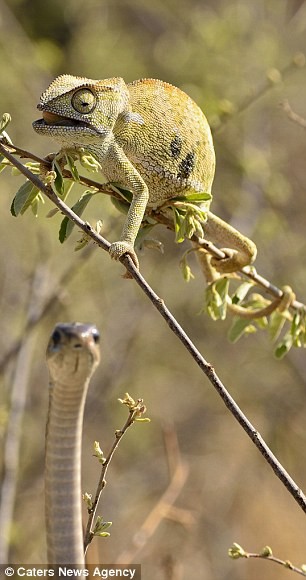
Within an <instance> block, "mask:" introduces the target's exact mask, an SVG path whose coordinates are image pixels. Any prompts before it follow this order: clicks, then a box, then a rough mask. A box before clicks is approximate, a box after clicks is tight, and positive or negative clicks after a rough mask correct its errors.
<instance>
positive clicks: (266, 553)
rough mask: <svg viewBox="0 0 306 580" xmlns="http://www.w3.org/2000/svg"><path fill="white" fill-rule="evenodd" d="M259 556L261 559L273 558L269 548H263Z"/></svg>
mask: <svg viewBox="0 0 306 580" xmlns="http://www.w3.org/2000/svg"><path fill="white" fill-rule="evenodd" d="M259 555H260V556H262V558H270V556H273V553H272V549H271V548H270V546H265V547H264V548H263V549H262V551H261V552H260V554H259Z"/></svg>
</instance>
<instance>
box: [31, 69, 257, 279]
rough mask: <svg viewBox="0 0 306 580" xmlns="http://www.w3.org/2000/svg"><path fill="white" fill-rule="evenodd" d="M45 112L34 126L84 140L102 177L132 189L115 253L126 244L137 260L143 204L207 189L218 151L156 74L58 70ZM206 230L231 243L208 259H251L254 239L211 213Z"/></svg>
mask: <svg viewBox="0 0 306 580" xmlns="http://www.w3.org/2000/svg"><path fill="white" fill-rule="evenodd" d="M38 109H40V110H41V111H42V112H43V119H40V120H38V121H35V122H34V123H33V127H34V129H35V131H37V132H38V133H40V134H43V135H48V136H50V137H53V138H54V139H55V140H56V141H58V142H59V143H60V145H61V148H62V149H71V148H74V149H78V148H80V147H83V148H85V149H86V150H87V151H89V152H90V153H92V154H93V155H94V156H95V157H96V158H97V159H98V161H99V163H100V164H101V167H102V172H103V174H104V175H105V177H106V178H107V179H108V180H109V181H111V182H115V183H117V184H118V185H121V186H122V187H124V188H126V189H128V190H129V191H131V192H132V194H133V201H132V203H131V206H130V209H129V212H128V215H127V218H126V222H125V225H124V228H123V232H122V236H121V239H120V240H119V241H118V242H114V243H113V244H111V248H110V253H111V255H112V257H114V258H116V259H118V258H119V257H120V256H122V254H124V253H126V252H128V253H129V254H130V255H131V256H132V258H133V259H134V262H135V264H136V265H138V260H137V257H136V254H135V251H134V242H135V238H136V236H137V233H138V231H139V228H140V225H141V221H142V219H143V216H144V213H145V209H146V207H147V205H149V206H156V207H158V206H159V205H161V204H162V203H163V202H164V201H165V200H167V199H169V198H172V197H177V196H180V195H186V193H192V192H198V193H202V192H206V193H210V192H211V187H212V182H213V178H214V172H215V152H214V146H213V142H212V137H211V132H210V128H209V125H208V122H207V120H206V117H205V115H204V113H203V112H202V111H201V109H200V108H199V107H198V106H197V105H196V104H195V103H194V101H192V99H191V98H190V97H188V95H186V94H185V93H184V92H182V91H181V90H180V89H178V88H176V87H174V86H172V85H170V84H168V83H165V82H162V81H159V80H154V79H141V80H138V81H134V82H132V83H130V84H125V82H124V81H123V79H121V78H111V79H106V80H92V79H86V78H81V77H73V76H70V75H61V76H60V77H58V78H56V79H55V80H54V81H53V82H52V83H51V85H50V86H49V87H48V89H47V90H46V91H45V92H44V93H43V95H42V96H41V99H40V103H39V105H38ZM207 223H208V225H209V229H210V237H211V238H212V239H213V238H214V234H216V236H215V237H216V238H217V239H218V241H221V243H223V242H224V243H226V244H228V245H229V246H231V247H232V248H235V250H234V251H233V250H232V251H231V255H230V257H228V258H226V259H224V260H219V261H216V264H215V263H213V266H215V267H217V269H218V270H219V271H221V272H232V271H235V270H237V269H240V268H241V267H242V266H244V265H246V264H248V263H251V262H252V261H253V259H254V258H255V255H256V247H255V245H254V244H253V242H251V241H250V240H248V239H247V238H245V237H244V236H242V235H241V234H240V233H239V232H237V231H236V230H233V228H229V226H228V225H227V224H226V223H225V222H223V221H222V220H220V219H219V218H216V217H215V216H214V215H213V214H212V213H210V212H209V214H208V222H207Z"/></svg>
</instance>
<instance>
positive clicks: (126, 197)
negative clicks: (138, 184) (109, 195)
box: [110, 183, 133, 204]
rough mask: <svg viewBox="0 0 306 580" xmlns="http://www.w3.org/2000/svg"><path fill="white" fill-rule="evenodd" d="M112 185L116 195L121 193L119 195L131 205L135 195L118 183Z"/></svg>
mask: <svg viewBox="0 0 306 580" xmlns="http://www.w3.org/2000/svg"><path fill="white" fill-rule="evenodd" d="M110 185H111V188H112V189H113V190H114V191H115V192H116V193H119V195H121V197H123V199H124V200H125V201H127V202H128V204H130V203H131V201H132V199H133V194H132V192H131V191H129V190H128V189H124V188H123V187H122V186H121V185H119V184H117V183H110Z"/></svg>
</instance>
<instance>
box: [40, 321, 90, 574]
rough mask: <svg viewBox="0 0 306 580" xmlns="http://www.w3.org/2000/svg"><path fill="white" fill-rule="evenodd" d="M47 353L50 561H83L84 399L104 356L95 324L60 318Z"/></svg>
mask: <svg viewBox="0 0 306 580" xmlns="http://www.w3.org/2000/svg"><path fill="white" fill-rule="evenodd" d="M46 359H47V366H48V369H49V376H50V383H49V384H50V389H49V407H48V415H47V427H46V459H45V513H46V538H47V557H48V564H49V565H64V564H65V565H77V566H84V564H85V559H84V546H83V530H82V505H81V503H82V501H81V445H82V429H83V415H84V405H85V399H86V395H87V391H88V386H89V382H90V378H91V376H92V374H93V373H94V371H95V369H96V367H97V365H98V363H99V360H100V351H99V332H98V330H97V328H96V326H94V325H93V324H83V323H79V322H75V323H60V324H57V325H56V326H55V328H54V330H53V332H52V334H51V337H50V340H49V344H48V347H47V353H46Z"/></svg>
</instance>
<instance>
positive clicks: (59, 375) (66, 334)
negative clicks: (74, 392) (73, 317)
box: [47, 322, 100, 384]
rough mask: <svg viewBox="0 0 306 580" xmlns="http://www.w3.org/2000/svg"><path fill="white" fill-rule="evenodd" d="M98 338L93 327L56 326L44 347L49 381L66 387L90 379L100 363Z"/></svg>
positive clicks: (80, 324)
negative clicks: (68, 384) (45, 348)
mask: <svg viewBox="0 0 306 580" xmlns="http://www.w3.org/2000/svg"><path fill="white" fill-rule="evenodd" d="M99 339H100V335H99V331H98V330H97V328H96V326H95V325H94V324H83V323H81V322H73V323H67V322H62V323H59V324H57V325H56V326H55V328H54V330H53V332H52V335H51V337H50V340H49V344H48V347H47V363H48V367H49V371H50V377H51V381H52V382H54V381H58V382H61V383H63V384H67V383H73V382H75V381H77V382H84V381H86V380H89V379H90V377H91V376H92V374H93V373H94V371H95V369H96V367H97V366H98V364H99V361H100V350H99Z"/></svg>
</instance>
